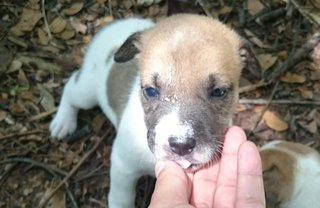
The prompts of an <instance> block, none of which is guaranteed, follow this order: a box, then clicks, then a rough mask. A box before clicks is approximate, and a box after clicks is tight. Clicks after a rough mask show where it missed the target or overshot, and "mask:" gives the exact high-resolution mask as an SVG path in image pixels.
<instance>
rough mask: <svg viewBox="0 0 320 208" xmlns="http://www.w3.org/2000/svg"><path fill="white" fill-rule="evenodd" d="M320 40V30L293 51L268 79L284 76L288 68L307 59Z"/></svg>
mask: <svg viewBox="0 0 320 208" xmlns="http://www.w3.org/2000/svg"><path fill="white" fill-rule="evenodd" d="M319 42H320V32H316V33H315V34H313V36H312V38H311V39H310V40H308V41H307V42H306V43H305V44H303V45H302V47H301V48H299V49H298V50H296V51H295V52H293V53H291V54H290V55H289V57H288V58H287V59H286V61H285V62H283V64H282V65H280V66H279V67H277V68H276V69H275V70H274V72H273V73H272V74H270V75H269V76H267V77H266V80H275V79H277V78H279V77H280V76H282V75H283V74H284V73H285V72H286V71H287V70H289V69H291V68H293V67H294V66H295V65H296V64H297V63H299V62H300V61H302V60H304V59H306V58H307V57H308V56H309V53H310V52H311V51H312V50H313V49H314V47H315V46H316V45H317V44H318V43H319Z"/></svg>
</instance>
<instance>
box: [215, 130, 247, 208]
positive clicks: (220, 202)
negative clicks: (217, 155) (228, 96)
mask: <svg viewBox="0 0 320 208" xmlns="http://www.w3.org/2000/svg"><path fill="white" fill-rule="evenodd" d="M245 141H246V135H245V133H244V131H243V130H242V129H241V128H239V127H235V126H234V127H231V128H230V129H229V130H228V132H227V134H226V137H225V142H224V147H223V150H222V155H221V161H220V167H219V168H220V169H219V177H218V179H217V187H216V191H215V194H214V206H213V207H233V204H234V201H235V193H236V185H237V163H238V149H239V147H240V145H241V144H242V143H243V142H245ZM226 202H228V205H226Z"/></svg>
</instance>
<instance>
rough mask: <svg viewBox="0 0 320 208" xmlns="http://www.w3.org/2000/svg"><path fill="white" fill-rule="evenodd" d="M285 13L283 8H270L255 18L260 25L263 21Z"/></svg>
mask: <svg viewBox="0 0 320 208" xmlns="http://www.w3.org/2000/svg"><path fill="white" fill-rule="evenodd" d="M285 13H286V9H285V8H279V9H276V10H272V11H270V12H268V13H266V14H263V15H261V16H260V17H258V18H257V19H256V22H257V23H258V24H260V25H264V23H266V22H269V21H271V20H274V19H276V18H279V16H282V15H284V14H285Z"/></svg>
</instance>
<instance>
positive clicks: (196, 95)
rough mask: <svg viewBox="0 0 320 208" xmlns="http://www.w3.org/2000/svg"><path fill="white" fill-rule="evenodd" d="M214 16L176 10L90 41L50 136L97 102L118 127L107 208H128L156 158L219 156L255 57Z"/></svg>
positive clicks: (192, 160) (186, 160)
mask: <svg viewBox="0 0 320 208" xmlns="http://www.w3.org/2000/svg"><path fill="white" fill-rule="evenodd" d="M251 54H252V53H251V52H250V51H249V50H248V49H247V47H245V45H244V44H243V42H242V40H241V38H240V37H239V36H238V35H237V34H236V33H235V32H234V31H232V30H231V29H229V28H228V27H226V26H225V25H223V24H222V23H220V22H219V21H217V20H213V19H211V18H208V17H205V16H198V15H176V16H172V17H169V18H166V19H164V20H162V21H160V22H159V23H157V24H156V25H155V26H154V24H153V23H152V22H151V21H150V20H145V19H127V20H120V21H116V22H114V23H112V24H111V25H109V26H107V27H106V28H104V29H103V30H102V31H101V32H100V33H99V34H98V35H97V36H96V37H95V38H94V40H93V42H92V44H91V46H90V47H89V49H88V52H87V54H86V56H85V58H84V63H83V66H82V68H81V69H80V70H79V71H77V72H75V73H74V74H73V76H72V77H71V78H70V80H69V81H68V83H67V85H66V87H65V89H64V93H63V96H62V100H61V103H60V107H59V110H58V113H57V115H56V117H55V118H54V120H53V121H52V123H51V125H50V130H51V134H52V136H53V137H57V138H63V137H65V136H66V135H67V134H68V133H71V132H73V131H74V130H75V128H76V120H77V112H78V110H79V109H88V108H91V107H93V106H94V105H99V106H100V107H101V108H102V110H103V111H104V113H105V114H106V115H107V116H108V118H109V119H110V121H111V122H112V123H113V124H114V125H115V127H116V128H117V136H116V139H115V141H114V144H113V150H112V156H111V170H110V177H111V185H110V193H109V197H108V200H109V207H111V208H113V207H116V208H120V207H126V208H127V207H133V204H134V198H135V193H134V187H135V184H136V181H137V179H138V178H139V177H140V176H141V175H146V174H150V175H153V172H154V171H153V169H154V164H155V162H156V161H157V160H173V161H175V162H177V163H178V164H180V165H181V167H182V168H184V169H186V170H191V171H192V170H195V169H197V168H199V167H201V166H203V165H206V164H210V163H212V162H213V161H214V160H216V159H218V158H219V155H220V152H221V148H222V145H223V141H224V133H225V131H226V129H227V128H228V127H229V125H230V123H231V118H232V114H233V108H234V106H235V104H236V103H237V98H238V82H239V77H240V73H241V70H242V68H243V67H244V66H245V65H246V64H248V62H250V61H252V60H254V61H256V59H252V58H251V57H250V55H251Z"/></svg>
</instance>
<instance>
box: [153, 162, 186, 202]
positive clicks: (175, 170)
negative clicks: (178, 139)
mask: <svg viewBox="0 0 320 208" xmlns="http://www.w3.org/2000/svg"><path fill="white" fill-rule="evenodd" d="M155 172H156V177H157V182H156V187H155V190H154V192H153V194H152V198H151V203H150V206H149V207H150V208H157V207H167V208H177V207H186V208H187V207H189V206H190V205H188V204H189V198H190V193H191V183H190V180H189V178H188V177H187V175H186V174H185V172H184V171H183V169H182V168H181V167H180V166H179V165H177V164H176V163H174V162H172V161H159V162H158V163H157V164H156V167H155ZM190 207H191V206H190Z"/></svg>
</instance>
